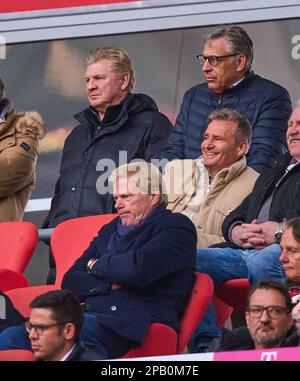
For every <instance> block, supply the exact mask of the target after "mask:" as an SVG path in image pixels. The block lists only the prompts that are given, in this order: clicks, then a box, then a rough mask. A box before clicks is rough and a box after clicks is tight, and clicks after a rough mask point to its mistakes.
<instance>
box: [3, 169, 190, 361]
mask: <svg viewBox="0 0 300 381" xmlns="http://www.w3.org/2000/svg"><path fill="white" fill-rule="evenodd" d="M111 180H112V182H113V196H114V199H115V203H116V205H115V206H116V209H117V211H118V215H119V217H117V218H116V219H115V220H113V221H112V222H111V223H109V224H108V225H106V226H104V227H103V228H102V229H101V231H100V232H99V234H98V236H97V237H96V238H95V239H94V240H93V241H92V242H91V244H90V246H89V248H88V249H87V250H86V251H85V252H84V254H83V255H82V257H81V258H79V259H78V260H77V261H76V262H75V264H74V265H73V266H72V267H71V268H70V270H69V271H68V272H67V273H66V274H65V276H64V278H63V282H62V287H63V288H66V289H69V290H70V291H72V292H73V293H74V294H76V295H77V296H78V297H79V299H80V300H81V302H82V303H83V305H84V310H85V316H84V326H83V329H82V334H81V339H82V341H83V344H85V345H86V346H87V347H88V348H90V349H92V350H93V351H95V352H97V353H99V355H102V356H103V353H107V356H108V358H115V357H119V356H121V355H123V354H125V353H127V352H128V351H129V349H130V348H132V347H135V346H138V345H140V344H141V343H143V341H144V338H145V335H146V334H147V331H148V329H149V326H150V324H152V323H163V324H166V325H168V326H169V327H171V328H173V329H174V330H175V331H178V330H179V325H180V320H181V317H182V315H183V312H184V310H185V306H186V303H187V301H188V299H189V297H190V293H191V290H192V287H193V284H194V274H195V254H196V242H197V233H196V229H195V227H194V225H193V223H192V222H191V221H190V219H189V218H188V217H186V216H184V215H183V214H180V213H172V212H171V211H170V210H167V209H166V204H167V197H166V195H165V194H163V193H162V189H163V188H164V187H163V182H162V176H161V173H160V172H159V170H158V169H157V167H155V166H154V165H152V164H150V163H146V162H135V163H130V164H125V165H123V166H121V167H119V168H117V169H116V170H115V171H114V172H113V173H112V175H111ZM21 333H22V332H21V328H18V327H17V328H15V327H14V328H8V329H7V330H5V331H3V332H2V334H1V335H0V349H8V348H7V347H8V345H9V346H10V348H12V347H13V345H12V343H14V345H15V348H19V349H20V348H22V346H23V347H24V332H23V336H22V335H21V337H20V334H21ZM27 341H28V340H27Z"/></svg>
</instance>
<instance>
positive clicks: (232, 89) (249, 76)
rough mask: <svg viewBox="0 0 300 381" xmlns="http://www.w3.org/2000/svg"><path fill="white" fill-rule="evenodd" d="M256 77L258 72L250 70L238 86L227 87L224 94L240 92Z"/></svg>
mask: <svg viewBox="0 0 300 381" xmlns="http://www.w3.org/2000/svg"><path fill="white" fill-rule="evenodd" d="M255 77H257V74H255V73H254V72H253V71H252V70H249V71H248V73H247V74H246V75H245V77H244V78H243V80H242V81H240V82H239V83H238V84H237V85H236V86H233V87H230V88H229V89H225V90H224V92H223V95H222V96H224V95H227V94H235V93H238V92H240V90H241V89H243V88H245V87H246V86H248V84H249V83H250V82H252V81H253V80H254V78H255Z"/></svg>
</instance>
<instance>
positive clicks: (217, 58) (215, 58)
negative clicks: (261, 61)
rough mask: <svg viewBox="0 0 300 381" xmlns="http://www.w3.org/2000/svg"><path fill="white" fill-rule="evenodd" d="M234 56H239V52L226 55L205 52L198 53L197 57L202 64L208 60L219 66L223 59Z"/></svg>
mask: <svg viewBox="0 0 300 381" xmlns="http://www.w3.org/2000/svg"><path fill="white" fill-rule="evenodd" d="M234 56H238V54H237V53H235V54H226V55H225V56H204V55H203V54H198V55H197V56H196V58H197V60H198V62H199V64H200V65H201V66H203V65H204V64H205V62H206V61H208V62H209V64H210V65H211V66H218V64H219V62H220V61H222V59H224V58H228V57H234Z"/></svg>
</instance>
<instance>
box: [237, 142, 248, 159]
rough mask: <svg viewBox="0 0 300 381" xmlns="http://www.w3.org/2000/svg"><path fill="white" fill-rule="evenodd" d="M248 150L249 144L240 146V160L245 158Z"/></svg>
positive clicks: (244, 143)
mask: <svg viewBox="0 0 300 381" xmlns="http://www.w3.org/2000/svg"><path fill="white" fill-rule="evenodd" d="M248 150H249V144H248V143H247V142H242V143H241V144H240V145H239V150H238V157H239V159H241V158H242V157H243V156H245V155H246V153H247V152H248Z"/></svg>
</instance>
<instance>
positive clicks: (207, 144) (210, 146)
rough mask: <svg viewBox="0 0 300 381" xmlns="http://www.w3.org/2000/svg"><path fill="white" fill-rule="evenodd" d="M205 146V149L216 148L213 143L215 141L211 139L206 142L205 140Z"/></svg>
mask: <svg viewBox="0 0 300 381" xmlns="http://www.w3.org/2000/svg"><path fill="white" fill-rule="evenodd" d="M203 146H204V147H205V148H212V147H213V146H214V142H213V140H211V139H206V140H204V142H203Z"/></svg>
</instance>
